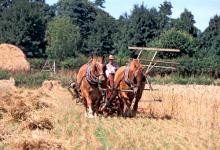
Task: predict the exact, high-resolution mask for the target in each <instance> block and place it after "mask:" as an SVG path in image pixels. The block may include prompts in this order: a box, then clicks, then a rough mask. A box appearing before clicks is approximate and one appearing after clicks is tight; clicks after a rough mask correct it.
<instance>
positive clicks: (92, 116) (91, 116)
mask: <svg viewBox="0 0 220 150" xmlns="http://www.w3.org/2000/svg"><path fill="white" fill-rule="evenodd" d="M87 117H88V118H90V119H92V118H95V116H94V115H91V114H90V115H88V116H87Z"/></svg>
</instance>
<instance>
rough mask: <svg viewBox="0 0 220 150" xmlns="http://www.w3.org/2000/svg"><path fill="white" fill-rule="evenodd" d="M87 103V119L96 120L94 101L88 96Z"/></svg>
mask: <svg viewBox="0 0 220 150" xmlns="http://www.w3.org/2000/svg"><path fill="white" fill-rule="evenodd" d="M86 103H87V110H88V111H87V117H88V118H94V114H93V113H94V112H93V109H92V99H91V98H90V96H89V95H88V96H87V97H86Z"/></svg>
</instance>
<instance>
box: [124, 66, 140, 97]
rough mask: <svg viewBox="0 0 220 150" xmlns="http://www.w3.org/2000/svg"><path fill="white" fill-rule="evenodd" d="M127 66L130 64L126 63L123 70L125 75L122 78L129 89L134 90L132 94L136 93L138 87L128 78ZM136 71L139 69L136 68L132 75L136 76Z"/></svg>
mask: <svg viewBox="0 0 220 150" xmlns="http://www.w3.org/2000/svg"><path fill="white" fill-rule="evenodd" d="M129 67H130V64H128V65H127V66H126V68H125V72H124V74H125V76H124V80H125V83H126V84H127V85H128V86H130V87H131V89H132V90H133V91H134V94H136V93H137V90H138V87H137V86H135V85H134V82H133V81H131V80H130V79H129V77H128V74H129ZM138 71H139V69H137V70H136V71H135V73H134V77H136V76H137V73H138Z"/></svg>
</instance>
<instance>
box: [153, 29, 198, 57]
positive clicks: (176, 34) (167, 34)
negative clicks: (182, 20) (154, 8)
mask: <svg viewBox="0 0 220 150" xmlns="http://www.w3.org/2000/svg"><path fill="white" fill-rule="evenodd" d="M197 43H198V41H197V39H196V38H194V37H193V36H192V35H190V34H189V33H187V32H184V31H179V30H177V29H175V28H172V29H170V30H168V31H164V32H163V33H162V34H161V35H160V36H159V37H158V38H157V39H155V40H153V41H152V42H151V43H150V45H151V46H152V47H161V48H176V49H180V53H169V52H161V53H159V56H160V57H161V58H169V59H173V58H177V57H180V56H186V55H187V56H190V57H192V56H193V54H194V53H195V51H196V47H197Z"/></svg>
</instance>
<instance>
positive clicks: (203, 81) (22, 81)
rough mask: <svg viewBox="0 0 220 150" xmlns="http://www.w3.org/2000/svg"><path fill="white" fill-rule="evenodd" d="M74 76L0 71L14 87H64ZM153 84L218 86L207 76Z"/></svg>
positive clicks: (160, 79)
mask: <svg viewBox="0 0 220 150" xmlns="http://www.w3.org/2000/svg"><path fill="white" fill-rule="evenodd" d="M75 76H76V72H75V71H71V70H59V71H58V73H57V74H55V75H52V76H51V75H50V73H48V72H36V73H32V74H30V73H10V72H5V71H0V80H2V79H9V78H10V77H13V78H15V81H16V85H17V86H20V87H28V88H32V87H35V88H36V87H39V86H40V85H41V84H42V82H43V81H44V80H60V81H61V82H62V83H63V84H64V85H65V84H67V83H69V82H70V81H71V80H74V77H75ZM151 80H152V83H153V84H181V85H186V84H199V85H212V84H213V85H219V86H220V81H219V80H215V79H213V78H211V77H208V76H196V77H194V76H192V77H182V76H177V75H171V76H165V77H160V76H156V77H152V79H151Z"/></svg>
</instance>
